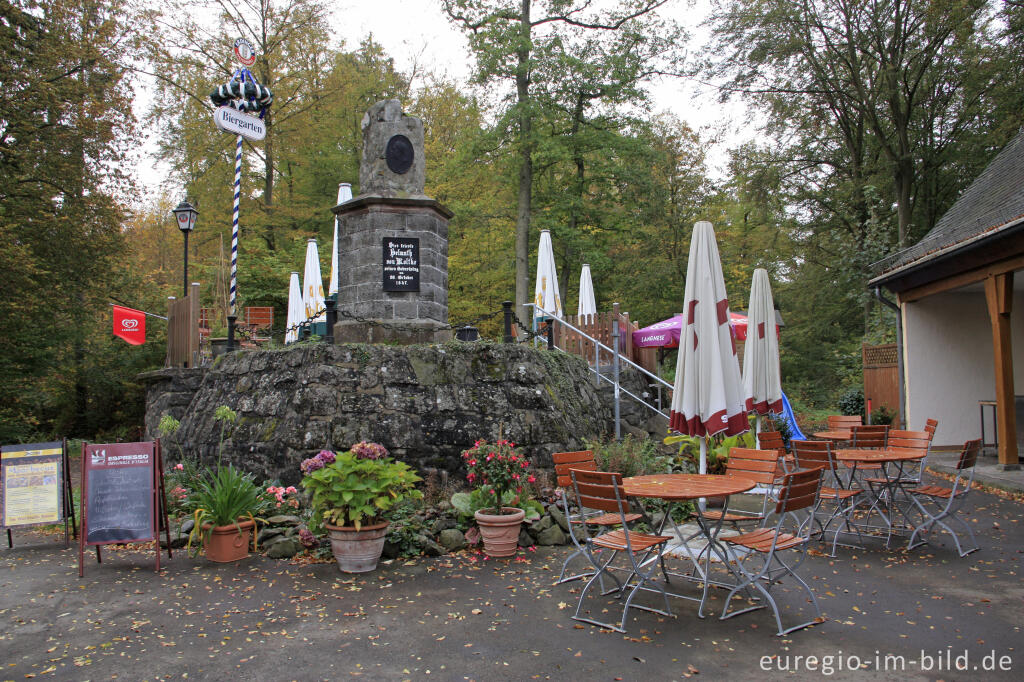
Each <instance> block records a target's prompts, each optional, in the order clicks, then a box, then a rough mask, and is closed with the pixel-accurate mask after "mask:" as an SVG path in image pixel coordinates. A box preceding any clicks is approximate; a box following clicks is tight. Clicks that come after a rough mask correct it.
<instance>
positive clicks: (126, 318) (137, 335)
mask: <svg viewBox="0 0 1024 682" xmlns="http://www.w3.org/2000/svg"><path fill="white" fill-rule="evenodd" d="M113 308H114V336H117V337H120V338H122V339H124V340H125V341H127V342H128V343H130V344H132V345H133V346H141V345H142V344H144V343H146V313H144V312H142V311H141V310H135V309H133V308H125V307H124V306H119V305H115V306H113Z"/></svg>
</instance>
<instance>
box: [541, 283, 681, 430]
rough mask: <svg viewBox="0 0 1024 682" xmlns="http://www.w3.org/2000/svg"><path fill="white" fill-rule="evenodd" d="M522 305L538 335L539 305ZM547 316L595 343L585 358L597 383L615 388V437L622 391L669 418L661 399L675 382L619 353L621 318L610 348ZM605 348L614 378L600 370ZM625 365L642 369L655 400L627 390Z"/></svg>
mask: <svg viewBox="0 0 1024 682" xmlns="http://www.w3.org/2000/svg"><path fill="white" fill-rule="evenodd" d="M523 305H524V307H526V308H529V309H530V313H529V314H530V319H532V320H533V332H534V334H539V333H540V332H538V328H537V320H538V317H540V316H539V315H537V310H538V308H537V306H536V305H534V304H533V303H525V304H523ZM541 312H543V311H541ZM545 319H546V321H550V322H551V324H552V325H560V326H562V327H564V328H565V329H568V330H570V331H572V332H574V333H575V334H577V335H579V338H580V339H582V340H583V341H584V342H585V343H586V345H587V346H588V347H589V346H590V345H593V348H594V353H593V355H592V356H591V355H590V354H589V353H588V354H587V355H586V356H585V357H586V359H587V366H588V367H590V371H591V372H593V373H594V376H595V382H596V383H597V385H600V384H601V382H602V381H607V382H608V383H609V384H611V385H612V386H613V387H614V389H615V403H614V405H615V408H614V409H615V438H616V440H617V439H618V438H619V437H620V419H619V412H620V409H619V404H620V394H622V393H625V394H626V395H627V396H629V397H630V398H632V399H633V400H635V401H636V402H638V403H640V404H641V405H643V406H644V407H646V408H647V409H649V410H651V411H652V412H655V413H657V414H659V415H661V416H662V417H664V418H665V419H668V418H669V414H668V410H666V409H664V402H663V400H662V396H663V391H665V390H668V391H671V390H672V388H673V386H672V384H670V383H668V382H667V381H665V380H664V379H662V378H661V377H659V376H657V375H655V374H653V373H651V372H649V371H647V370H646V369H644V368H643V367H641V366H640V365H638V364H637V363H635V362H633V361H632V360H631V359H629V358H627V357H625V356H624V355H622V354H620V353H619V347H620V346H621V343H620V342H619V335H620V333H621V328H620V324H619V322H618V321H616V322H615V324H613V325H612V347H611V348H609V347H608V346H606V345H605V344H603V343H601V342H600V341H599V340H597V339H595V338H594V337H592V336H590V335H589V334H587V333H586V332H585V331H583V330H582V329H580V328H578V327H576V326H575V325H573V324H572V323H570V322H566V321H565V320H561V319H559V318H557V317H546V318H545ZM551 329H552V331H553V329H554V326H552V328H551ZM549 333H550V332H549ZM555 336H556V335H555V334H553V333H551V335H550V336H549V337H548V344H549V345H550V346H551V347H553V348H558V345H557V344H556V343H555V341H554V337H555ZM537 342H538V340H537V337H536V336H535V337H534V343H535V344H536V343H537ZM558 350H561V351H563V352H565V349H564V348H558ZM602 351H604V352H605V353H606V354H609V355H611V360H612V363H611V368H610V369H611V377H608V376H606V374H605V372H602V369H601V352H602ZM623 364H624V365H626V366H627V367H631V368H632V369H634V370H636V371H637V372H640V373H641V375H642V376H644V377H645V378H646V379H647V380H648V387H649V388H650V389H652V390H654V391H655V392H656V395H657V399H656V401H654V402H648V401H649V399H650V398H651V394H650V393H648V392H644V393H643V394H642V395H637V394H635V393H633V392H632V391H630V390H629V389H627V388H626V387H624V386H623V385H622V384H621V382H620V381H619V370H620V367H621V366H622V365H623Z"/></svg>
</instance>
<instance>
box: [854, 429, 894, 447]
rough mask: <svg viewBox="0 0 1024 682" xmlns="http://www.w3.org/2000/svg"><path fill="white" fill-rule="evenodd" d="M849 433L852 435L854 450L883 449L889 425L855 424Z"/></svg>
mask: <svg viewBox="0 0 1024 682" xmlns="http://www.w3.org/2000/svg"><path fill="white" fill-rule="evenodd" d="M850 432H851V433H852V434H853V447H855V448H884V447H885V445H886V438H887V437H888V435H889V425H888V424H879V425H868V426H865V425H863V424H855V425H853V426H851V427H850Z"/></svg>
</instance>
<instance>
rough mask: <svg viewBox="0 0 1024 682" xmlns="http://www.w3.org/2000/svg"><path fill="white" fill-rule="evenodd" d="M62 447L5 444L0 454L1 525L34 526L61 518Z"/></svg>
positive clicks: (57, 445) (62, 514)
mask: <svg viewBox="0 0 1024 682" xmlns="http://www.w3.org/2000/svg"><path fill="white" fill-rule="evenodd" d="M63 454H64V446H63V443H61V442H59V441H58V442H56V443H32V444H29V445H5V446H3V448H2V453H0V526H4V527H5V528H10V527H12V526H33V525H36V524H40V523H59V522H60V521H63V520H64V509H63V506H64V505H62V504H61V502H62V499H61V493H62V492H63V490H62V488H63V485H62V484H63V478H62V476H63V473H64V472H63V471H62V469H63V464H64V462H63V459H64V458H63Z"/></svg>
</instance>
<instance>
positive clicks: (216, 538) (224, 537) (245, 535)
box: [203, 520, 256, 563]
mask: <svg viewBox="0 0 1024 682" xmlns="http://www.w3.org/2000/svg"><path fill="white" fill-rule="evenodd" d="M255 525H256V524H255V523H254V522H252V521H251V520H246V521H239V522H238V526H237V527H236V526H235V524H231V525H229V526H214V527H213V528H212V529H210V524H204V525H203V531H204V533H205V531H206V530H208V529H209V530H210V535H209V537H206V536H205V535H204V540H203V548H204V549H205V550H206V558H207V559H209V560H210V561H217V562H220V563H226V562H229V561H238V560H239V559H244V558H245V557H247V556H249V543H250V542H252V528H253V526H255ZM239 527H240V528H241V531H239Z"/></svg>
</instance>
